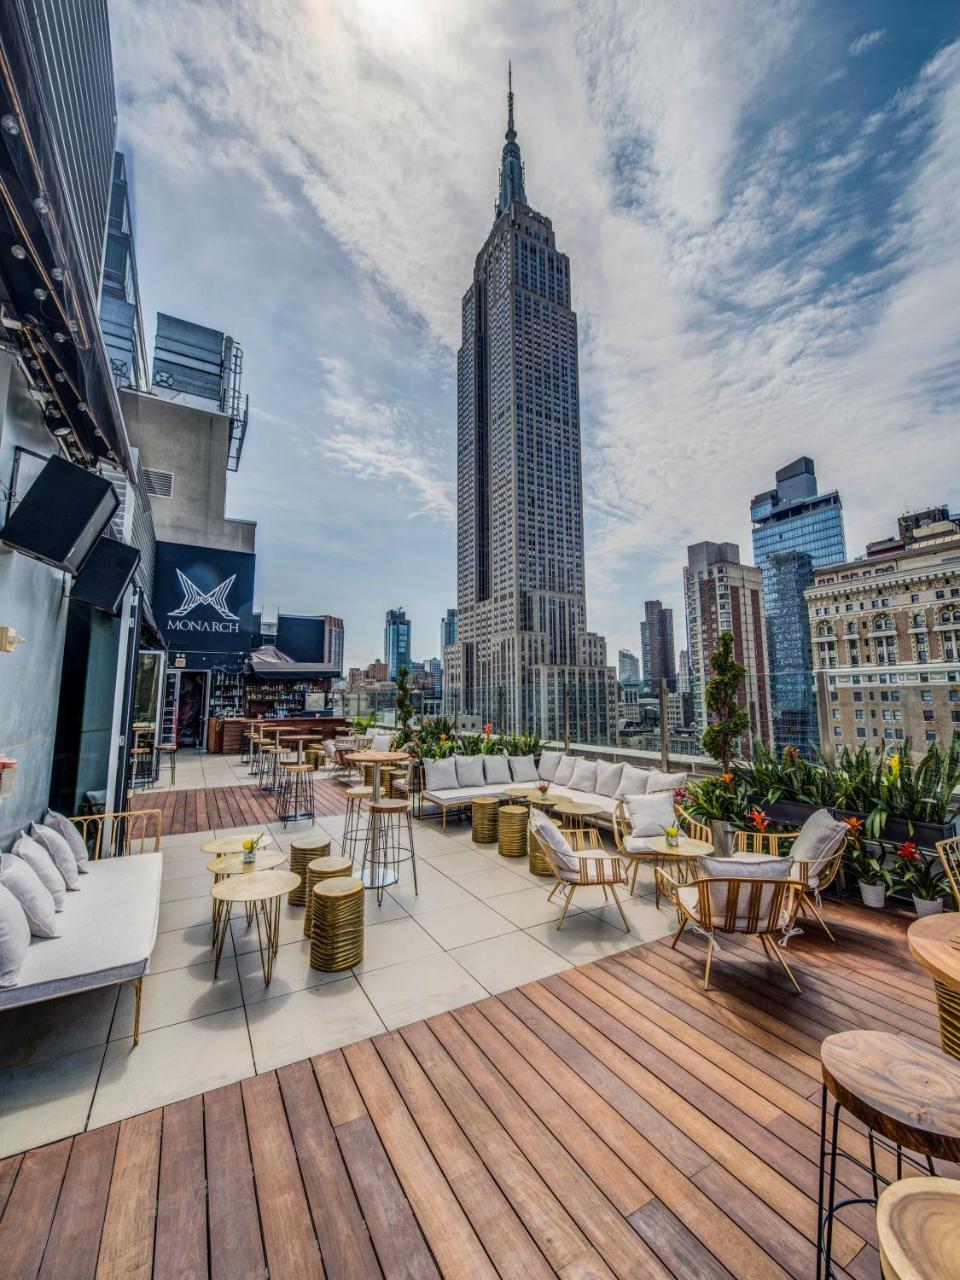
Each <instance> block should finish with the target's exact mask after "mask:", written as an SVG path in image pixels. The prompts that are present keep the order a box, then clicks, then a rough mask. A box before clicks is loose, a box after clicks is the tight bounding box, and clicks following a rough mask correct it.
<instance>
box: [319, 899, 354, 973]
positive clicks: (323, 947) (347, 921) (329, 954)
mask: <svg viewBox="0 0 960 1280" xmlns="http://www.w3.org/2000/svg"><path fill="white" fill-rule="evenodd" d="M362 959H363V882H362V881H361V880H354V879H352V878H350V877H348V876H336V877H334V878H333V879H330V880H321V881H320V883H319V884H317V885H314V887H313V930H312V933H311V935H310V968H311V969H322V970H323V971H324V972H325V973H334V972H336V971H337V970H339V969H349V968H351V967H352V966H353V965H355V964H359V963H360V961H361V960H362Z"/></svg>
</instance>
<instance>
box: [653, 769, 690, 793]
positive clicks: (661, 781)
mask: <svg viewBox="0 0 960 1280" xmlns="http://www.w3.org/2000/svg"><path fill="white" fill-rule="evenodd" d="M686 780H687V775H686V774H685V773H661V772H660V770H659V769H651V770H650V776H649V777H648V778H647V790H646V794H647V795H650V794H651V793H652V792H654V791H676V790H677V788H678V787H682V786H683V784H684V783H685V782H686Z"/></svg>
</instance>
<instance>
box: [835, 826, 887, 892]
mask: <svg viewBox="0 0 960 1280" xmlns="http://www.w3.org/2000/svg"><path fill="white" fill-rule="evenodd" d="M844 822H846V824H847V826H848V827H849V828H850V838H849V839H848V841H847V861H848V863H849V866H850V870H851V872H852V874H853V875H854V876H855V878H856V880H857V883H858V884H859V886H860V897H861V898H862V899H863V903H864V906H867V907H875V908H877V909H879V908H880V907H882V906H883V904H884V902H885V901H886V897H887V893H888V892H889V890H890V889H892V888H893V876H892V875H891V873H890V871H889V869H888V868H887V865H886V855H885V853H884V852H883V849H882V847H880V846H879V845H878V846H876V848H875V849H874V848H872V847H871V848H868V847H867V845H866V844H865V843H864V841H863V829H864V823H863V819H862V818H855V817H852V818H844Z"/></svg>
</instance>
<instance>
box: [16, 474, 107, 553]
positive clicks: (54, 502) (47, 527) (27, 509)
mask: <svg viewBox="0 0 960 1280" xmlns="http://www.w3.org/2000/svg"><path fill="white" fill-rule="evenodd" d="M119 505H120V499H119V498H118V497H117V493H116V490H115V489H114V487H113V485H112V484H111V483H110V481H109V480H104V478H103V476H98V475H97V474H96V473H95V472H93V471H86V470H84V468H83V467H78V466H75V465H74V464H73V463H72V462H67V461H65V460H64V459H63V458H60V457H57V456H54V457H52V458H48V459H47V462H46V464H45V466H44V468H43V470H42V471H41V472H40V474H39V475H38V476H37V478H36V480H34V482H33V484H32V485H31V486H30V488H29V489H28V490H27V492H26V493H25V494H24V495H23V497H22V498H21V500H20V502H18V503H17V506H16V509H15V510H14V512H13V514H12V515H11V516H10V519H9V520H8V521H7V523H6V524H5V525H4V526H3V528H2V529H0V542H5V543H6V544H7V546H8V547H13V549H14V550H15V551H22V552H23V554H24V555H27V556H32V557H33V558H34V559H35V560H42V561H43V562H44V564H50V565H53V567H54V568H55V569H63V570H65V571H66V572H67V573H72V574H77V573H79V571H80V569H81V568H82V567H83V562H84V561H85V560H86V558H87V556H88V555H89V554H90V551H91V550H92V548H93V545H94V543H95V542H96V541H97V539H98V538H99V537H100V535H101V534H102V533H103V531H104V529H105V528H106V527H107V525H108V524H109V523H110V520H111V519H112V517H113V514H114V512H115V511H116V510H117V507H119Z"/></svg>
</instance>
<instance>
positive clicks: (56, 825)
mask: <svg viewBox="0 0 960 1280" xmlns="http://www.w3.org/2000/svg"><path fill="white" fill-rule="evenodd" d="M43 825H44V826H45V827H53V829H54V831H56V832H58V833H59V834H60V835H62V836H63V838H64V840H66V842H67V844H68V845H69V846H70V852H71V853H72V854H73V856H74V857H75V858H76V860H77V866H78V868H79V869H80V872H81V874H83V875H86V874H87V872H88V871H89V870H90V868H89V867H88V866H87V863H88V862H89V861H90V852H89V850H88V849H87V846H86V845H85V844H84V842H83V836H82V835H81V834H80V832H79V830H78V828H77V827H76V826H75V825H74V824H73V823H72V822H71V821H70V819H69V818H65V817H64V816H63V814H62V813H54V811H53V810H52V809H48V810H47V812H46V813H45V814H44V815H43Z"/></svg>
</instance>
